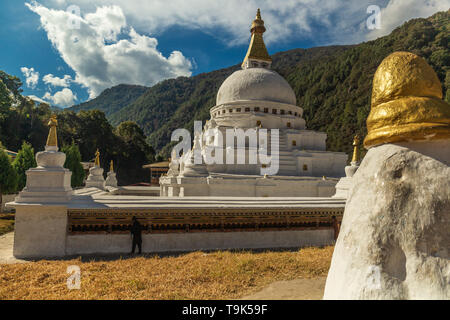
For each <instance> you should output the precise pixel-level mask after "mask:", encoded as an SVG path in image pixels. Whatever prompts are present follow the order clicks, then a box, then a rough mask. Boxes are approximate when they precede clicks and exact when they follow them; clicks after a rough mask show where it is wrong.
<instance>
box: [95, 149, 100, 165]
mask: <svg viewBox="0 0 450 320" xmlns="http://www.w3.org/2000/svg"><path fill="white" fill-rule="evenodd" d="M95 166H96V167H100V151H98V149H97V151H95Z"/></svg>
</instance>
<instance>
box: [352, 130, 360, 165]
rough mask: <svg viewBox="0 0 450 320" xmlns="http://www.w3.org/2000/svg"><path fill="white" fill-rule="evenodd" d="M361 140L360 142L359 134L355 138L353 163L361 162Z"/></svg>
mask: <svg viewBox="0 0 450 320" xmlns="http://www.w3.org/2000/svg"><path fill="white" fill-rule="evenodd" d="M359 142H360V139H359V136H358V135H356V136H355V137H354V138H353V158H352V163H353V162H355V163H357V162H359Z"/></svg>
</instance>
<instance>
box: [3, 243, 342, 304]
mask: <svg viewBox="0 0 450 320" xmlns="http://www.w3.org/2000/svg"><path fill="white" fill-rule="evenodd" d="M332 253H333V247H326V248H305V249H301V250H299V251H282V252H274V251H267V252H259V253H258V252H250V251H241V252H229V251H224V252H211V253H203V252H194V253H188V254H182V255H178V256H164V257H160V256H145V257H137V258H121V259H116V260H112V261H106V260H103V261H101V260H98V259H97V260H91V261H85V259H86V258H84V259H81V258H79V259H75V260H63V261H39V262H33V263H25V264H14V265H0V299H236V298H240V297H242V296H245V295H248V294H251V293H253V292H257V291H259V290H260V289H262V288H263V287H264V286H266V285H268V284H269V283H272V282H274V281H279V280H292V279H298V278H316V277H318V276H326V274H327V272H328V269H329V266H330V262H331V256H332ZM70 265H77V266H79V267H80V269H81V289H80V290H68V289H67V285H66V283H67V278H68V274H67V273H66V271H67V267H68V266H70Z"/></svg>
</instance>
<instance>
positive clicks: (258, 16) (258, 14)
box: [256, 8, 262, 20]
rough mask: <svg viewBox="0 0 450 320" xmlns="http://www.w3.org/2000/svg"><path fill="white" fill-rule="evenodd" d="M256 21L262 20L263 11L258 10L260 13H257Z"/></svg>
mask: <svg viewBox="0 0 450 320" xmlns="http://www.w3.org/2000/svg"><path fill="white" fill-rule="evenodd" d="M256 20H262V19H261V10H260V9H259V8H258V11H256Z"/></svg>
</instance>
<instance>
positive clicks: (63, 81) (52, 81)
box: [42, 74, 72, 88]
mask: <svg viewBox="0 0 450 320" xmlns="http://www.w3.org/2000/svg"><path fill="white" fill-rule="evenodd" d="M42 80H43V81H44V83H45V84H48V85H51V86H53V87H64V88H68V87H69V85H70V82H71V81H72V77H71V76H70V75H68V74H66V75H65V76H64V77H63V78H59V77H56V76H54V75H52V74H47V75H45V76H44V77H43V78H42Z"/></svg>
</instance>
